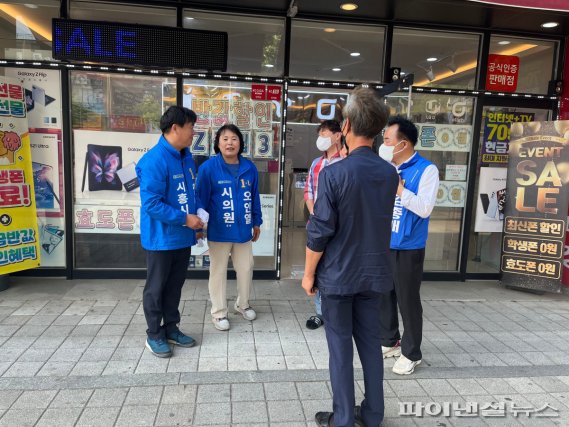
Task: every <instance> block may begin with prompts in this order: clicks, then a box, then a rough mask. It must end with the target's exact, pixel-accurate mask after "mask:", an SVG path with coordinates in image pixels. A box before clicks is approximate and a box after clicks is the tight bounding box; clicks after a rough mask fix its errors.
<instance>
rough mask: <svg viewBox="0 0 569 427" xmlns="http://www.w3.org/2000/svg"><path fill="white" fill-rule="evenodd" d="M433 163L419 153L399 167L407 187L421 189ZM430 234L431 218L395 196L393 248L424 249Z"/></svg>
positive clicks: (414, 191)
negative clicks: (424, 175)
mask: <svg viewBox="0 0 569 427" xmlns="http://www.w3.org/2000/svg"><path fill="white" fill-rule="evenodd" d="M430 165H432V163H431V162H430V161H429V160H427V159H425V158H424V157H422V156H421V155H420V154H419V153H415V155H414V156H413V157H412V158H411V159H410V160H409V161H408V162H405V163H403V164H402V165H401V166H400V167H399V175H400V176H401V178H402V179H404V180H405V188H406V189H407V190H409V191H411V192H412V193H413V194H417V192H418V191H419V182H420V181H421V176H423V172H425V169H427V167H429V166H430ZM428 235H429V218H428V217H427V218H421V217H420V216H419V215H417V214H415V213H413V212H411V211H410V210H408V209H406V208H404V207H403V206H402V205H401V198H400V197H399V196H397V197H396V198H395V206H394V208H393V219H392V220H391V249H395V250H411V249H423V248H424V247H425V246H426V244H427V237H428Z"/></svg>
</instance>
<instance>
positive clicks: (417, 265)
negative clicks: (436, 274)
mask: <svg viewBox="0 0 569 427" xmlns="http://www.w3.org/2000/svg"><path fill="white" fill-rule="evenodd" d="M391 256H392V261H393V263H394V264H393V282H394V285H395V287H394V290H393V291H391V292H389V293H386V294H382V296H381V306H380V319H381V321H380V323H379V325H380V329H381V345H382V346H384V347H393V346H394V345H395V343H396V342H397V341H398V340H399V339H401V353H402V354H403V355H404V356H405V357H406V358H407V359H409V360H413V361H416V360H421V359H422V358H423V355H422V354H421V341H422V340H423V306H422V305H421V294H420V289H421V277H422V276H423V262H424V261H425V249H413V250H408V251H394V250H392V251H391ZM398 305H399V311H400V312H401V318H402V319H403V329H404V331H403V338H401V335H400V334H399V319H398V317H397V306H398Z"/></svg>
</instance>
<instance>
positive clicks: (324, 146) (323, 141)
mask: <svg viewBox="0 0 569 427" xmlns="http://www.w3.org/2000/svg"><path fill="white" fill-rule="evenodd" d="M316 146H317V147H318V149H319V150H320V151H326V150H328V148H330V147H331V146H332V138H330V137H324V136H319V137H318V139H317V140H316Z"/></svg>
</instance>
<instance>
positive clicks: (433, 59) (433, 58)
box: [427, 56, 439, 62]
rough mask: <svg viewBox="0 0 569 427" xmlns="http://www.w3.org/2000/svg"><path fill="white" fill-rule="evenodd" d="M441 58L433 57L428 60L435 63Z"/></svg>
mask: <svg viewBox="0 0 569 427" xmlns="http://www.w3.org/2000/svg"><path fill="white" fill-rule="evenodd" d="M438 59H439V58H435V57H434V56H431V57H430V58H427V61H428V62H435V61H438Z"/></svg>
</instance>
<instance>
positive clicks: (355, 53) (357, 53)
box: [350, 52, 360, 56]
mask: <svg viewBox="0 0 569 427" xmlns="http://www.w3.org/2000/svg"><path fill="white" fill-rule="evenodd" d="M350 56H360V53H359V52H352V53H350Z"/></svg>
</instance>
